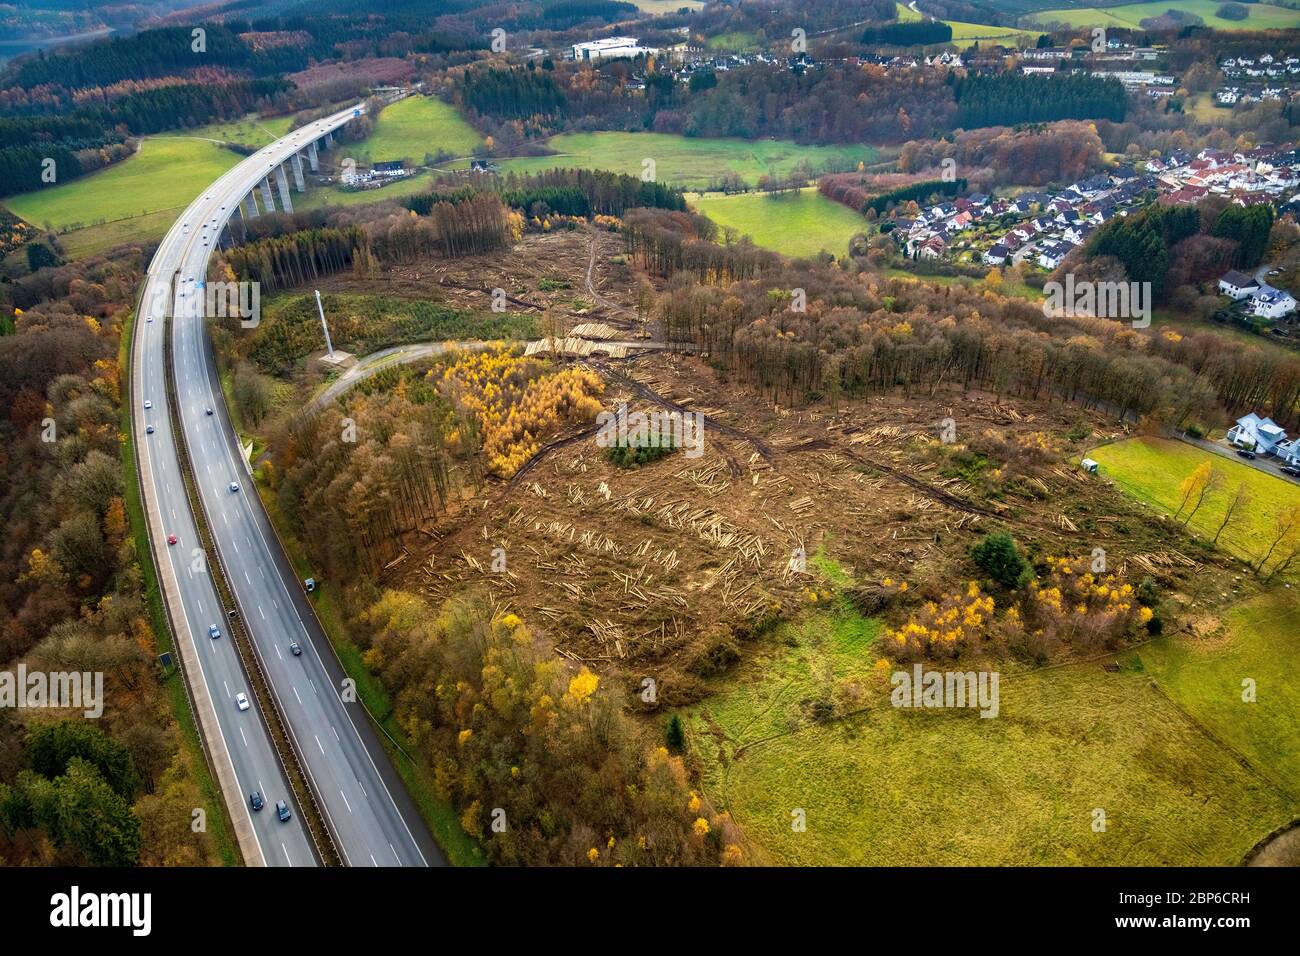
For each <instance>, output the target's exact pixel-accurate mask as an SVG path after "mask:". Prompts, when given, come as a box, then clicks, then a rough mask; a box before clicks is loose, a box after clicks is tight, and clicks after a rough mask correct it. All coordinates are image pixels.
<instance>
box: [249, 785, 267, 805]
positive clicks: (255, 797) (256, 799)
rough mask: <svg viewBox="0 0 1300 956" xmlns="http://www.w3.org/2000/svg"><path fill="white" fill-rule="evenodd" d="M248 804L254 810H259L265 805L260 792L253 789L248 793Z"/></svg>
mask: <svg viewBox="0 0 1300 956" xmlns="http://www.w3.org/2000/svg"><path fill="white" fill-rule="evenodd" d="M248 805H249V806H250V807H252V808H253V809H254V810H261V809H262V807H264V806H266V801H264V800H263V799H262V795H261V794H260V793H258V792H257V791H256V790H254V791H253V792H252V793H250V794H249V795H248Z"/></svg>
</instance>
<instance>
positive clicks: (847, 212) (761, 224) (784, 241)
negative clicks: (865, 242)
mask: <svg viewBox="0 0 1300 956" xmlns="http://www.w3.org/2000/svg"><path fill="white" fill-rule="evenodd" d="M694 206H695V209H696V211H697V212H700V213H702V214H704V215H706V216H708V217H709V218H710V219H712V220H713V221H714V222H716V223H717V224H718V225H719V226H721V227H730V228H732V229H734V230H736V232H737V234H738V235H741V236H749V237H750V239H752V240H753V241H754V245H756V246H762V247H763V248H765V249H774V250H776V251H777V252H780V253H782V254H783V255H787V256H793V257H807V256H813V255H816V254H817V253H818V252H821V251H822V250H823V249H825V250H826V251H827V252H830V253H831V254H832V255H835V256H842V255H844V254H845V253H846V252H847V251H848V243H849V240H850V239H851V238H853V236H854V235H855V234H857V233H859V232H865V231H866V225H867V223H866V220H865V219H863V218H862V217H861V216H859V215H858V214H857V213H855V212H854V211H853V210H852V209H849V208H848V207H847V206H842V205H840V204H839V203H837V202H832V201H831V200H829V199H827V198H826V197H825V196H823V195H822V194H821V193H819V192H818V191H817V189H816V188H815V187H812V186H810V187H808V188H807V189H802V190H800V191H799V192H798V193H796V194H793V195H786V196H780V197H773V196H765V195H763V194H761V193H738V194H736V195H732V196H725V195H722V194H721V193H715V194H711V195H707V196H701V197H699V198H697V199H696V200H695V201H694Z"/></svg>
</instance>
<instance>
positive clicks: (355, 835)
mask: <svg viewBox="0 0 1300 956" xmlns="http://www.w3.org/2000/svg"><path fill="white" fill-rule="evenodd" d="M359 110H360V107H355V108H349V109H347V110H344V111H341V112H339V113H337V114H334V115H333V116H331V117H328V118H327V119H324V120H321V121H319V122H315V123H312V124H309V125H307V126H304V127H302V128H300V129H298V130H295V131H293V132H291V133H289V134H288V135H286V136H285V137H283V138H282V139H280V140H277V141H276V142H275V143H273V144H271V145H270V146H268V147H266V148H265V149H263V150H261V151H260V152H258V153H256V154H255V155H253V156H250V157H249V158H248V159H246V160H245V161H244V162H242V163H240V164H239V165H238V166H236V167H235V168H234V169H232V170H230V171H229V172H227V173H226V174H225V175H224V176H222V177H221V178H220V179H218V180H217V181H216V182H215V183H213V184H212V186H211V187H209V188H208V190H207V191H206V192H205V193H204V194H203V195H202V196H201V197H199V198H198V199H196V200H195V201H194V202H193V203H192V204H191V205H190V206H189V208H187V209H186V210H185V212H184V214H183V215H182V216H181V217H180V219H178V220H177V221H176V223H175V224H174V225H173V226H172V228H171V230H170V231H169V232H168V233H167V235H166V237H165V238H164V239H163V241H162V244H161V245H160V246H159V248H158V251H157V253H156V254H155V256H154V259H153V261H152V263H151V264H150V268H149V277H148V280H147V285H146V288H145V290H144V295H143V298H142V300H141V301H142V307H141V312H142V315H141V317H140V321H139V322H138V323H137V333H136V342H135V345H134V349H135V353H134V356H133V360H134V365H135V373H136V374H135V377H134V382H135V387H134V389H133V395H132V401H133V402H134V404H135V407H134V409H133V416H134V431H135V438H136V443H137V447H138V449H139V451H138V457H139V462H140V475H141V485H142V491H143V493H144V498H145V504H146V511H147V512H148V516H149V521H150V532H151V537H152V539H153V542H154V551H155V554H157V555H158V557H159V565H160V568H159V570H160V575H161V577H162V578H163V589H164V593H165V594H166V595H167V596H168V598H169V600H168V601H167V605H168V612H169V614H170V615H171V617H172V620H173V627H174V629H175V630H176V632H177V638H178V641H179V643H180V646H181V652H182V655H184V654H185V653H186V649H187V648H190V649H191V650H192V651H193V652H194V657H195V660H196V663H197V664H198V666H199V670H200V671H201V679H200V680H196V679H195V677H194V675H193V672H191V686H192V688H194V690H195V694H194V696H195V697H196V698H198V699H197V700H196V709H199V710H200V718H201V723H204V724H205V726H206V725H207V724H209V723H210V721H208V722H205V721H203V720H202V718H203V714H202V708H203V706H204V700H203V698H204V696H205V695H206V698H207V699H209V700H210V701H211V705H212V710H213V711H215V715H216V723H217V729H216V731H215V733H214V732H213V728H212V727H210V726H207V727H206V729H207V730H208V733H207V734H206V736H207V738H208V743H209V749H210V751H211V752H212V754H213V759H214V763H216V764H217V765H218V778H219V779H220V780H221V781H222V783H223V786H224V788H225V789H226V790H229V789H230V788H231V786H237V787H238V789H239V793H237V794H235V795H234V797H235V798H237V799H234V798H231V797H230V795H229V794H227V805H228V806H229V807H230V808H231V810H232V813H234V814H235V817H236V819H235V824H236V829H237V831H239V832H240V834H241V837H242V838H241V844H242V845H243V846H244V847H245V856H246V858H247V857H249V856H250V855H252V856H254V857H256V856H258V855H260V857H261V859H260V860H259V859H248V860H247V862H250V863H265V864H266V865H272V866H276V865H280V866H283V865H293V866H299V865H312V864H316V863H319V862H320V860H318V859H317V857H316V853H315V849H314V847H313V843H312V840H311V837H310V834H309V833H308V831H307V829H306V826H305V823H304V821H303V814H302V812H301V808H299V807H297V806H296V805H294V801H293V798H292V795H291V793H290V790H289V785H288V783H287V781H286V779H285V775H284V772H283V770H282V768H281V766H280V763H279V761H278V758H277V757H276V754H275V751H274V747H273V745H272V742H271V738H270V735H269V733H268V730H267V727H266V725H265V722H264V721H263V718H262V717H261V715H260V714H258V712H257V710H258V709H257V706H256V704H254V705H253V706H252V707H250V708H249V709H248V710H244V711H241V710H239V709H238V708H237V706H236V701H235V698H236V695H237V694H239V693H246V694H247V695H248V696H249V698H250V699H254V697H253V694H252V689H251V688H250V687H249V686H248V682H247V677H246V676H245V674H244V671H243V669H242V667H241V664H240V661H239V658H238V655H237V654H236V651H235V649H234V647H233V646H232V641H231V638H230V635H229V634H228V633H227V632H228V630H229V627H228V626H227V612H228V611H229V610H231V609H229V608H225V607H223V606H222V604H221V602H220V601H219V600H218V597H217V592H216V589H215V587H214V585H213V583H212V579H211V574H210V572H209V569H208V568H206V566H205V562H204V560H203V555H202V551H201V549H200V543H199V541H198V536H197V531H196V527H195V519H194V515H192V514H191V513H190V502H189V498H188V497H187V496H186V491H185V486H184V484H183V483H182V478H181V461H180V457H179V454H178V449H177V447H176V444H175V442H174V441H173V434H172V423H173V421H174V422H175V424H176V425H177V426H178V427H179V428H180V429H181V431H182V433H183V436H184V440H185V445H186V447H187V448H188V450H189V453H190V458H191V462H192V467H193V473H194V481H195V485H196V489H197V493H198V496H199V498H200V500H201V507H202V509H203V512H204V513H205V516H206V519H207V524H208V527H209V528H210V530H211V533H212V537H213V540H214V544H215V547H216V550H217V552H218V554H219V555H220V562H221V565H222V566H224V568H225V571H226V577H227V580H228V583H229V585H230V588H231V590H232V591H233V593H234V599H235V604H236V607H235V608H234V609H233V610H235V612H236V613H237V614H238V615H239V616H240V617H241V618H242V619H243V622H244V625H245V626H246V628H247V630H248V632H249V635H250V638H251V640H252V642H253V645H254V648H255V650H256V653H257V656H258V658H259V659H260V662H261V667H262V669H263V672H264V673H265V675H266V678H267V682H268V684H269V686H270V690H271V694H272V696H273V697H274V699H275V701H276V704H277V709H278V710H279V711H280V714H281V716H282V717H283V720H284V724H285V726H286V728H287V730H288V732H289V734H290V736H291V738H292V739H293V743H294V749H295V750H296V752H297V753H298V756H299V758H300V760H301V764H302V767H303V770H304V773H305V774H306V776H307V777H308V779H309V782H310V785H311V786H312V789H313V791H314V793H315V794H316V797H317V800H318V803H319V806H320V808H321V811H322V814H323V816H324V818H325V822H326V826H327V827H328V828H329V830H330V832H331V834H332V835H333V837H334V843H335V846H336V847H337V849H338V851H339V854H340V856H341V857H342V859H343V861H344V863H345V864H348V865H353V866H424V865H430V864H439V863H442V862H444V860H443V857H442V854H441V852H440V851H439V850H438V848H437V846H436V844H434V842H433V840H432V838H431V837H430V835H429V833H428V830H427V829H426V828H425V826H424V823H423V821H422V820H421V818H420V816H419V813H418V812H417V811H416V809H415V807H414V804H413V803H412V801H411V800H410V797H409V795H408V794H407V793H406V791H405V789H404V787H403V786H402V784H401V782H400V779H399V778H398V777H397V775H396V773H395V771H394V768H393V766H392V764H391V763H390V761H389V759H388V756H387V754H386V753H385V751H384V749H383V747H382V746H381V745H380V742H379V740H378V738H377V736H376V733H375V731H374V729H373V726H372V725H371V723H370V722H369V721H368V719H367V717H366V715H365V713H364V711H363V710H361V704H360V703H357V702H354V700H353V697H352V695H350V694H346V693H345V684H344V676H345V675H344V674H343V672H342V668H341V667H340V665H339V663H338V660H337V658H336V657H335V655H334V654H333V651H332V649H331V648H330V645H329V643H328V640H327V638H326V636H325V635H324V634H323V633H322V632H321V630H320V626H319V624H318V622H317V621H316V618H315V616H314V615H313V614H312V613H311V608H310V605H309V604H308V603H307V601H308V598H307V596H306V595H305V594H304V593H303V590H302V588H301V586H300V584H299V582H298V580H297V576H296V574H295V573H294V570H293V568H292V566H291V565H290V563H289V562H288V560H287V558H286V556H285V555H284V553H283V550H282V549H281V548H280V546H279V543H278V540H277V538H276V537H275V534H274V531H273V529H272V528H271V526H270V523H269V520H268V519H267V516H266V513H265V511H264V510H263V508H262V506H261V503H260V501H259V500H258V498H257V492H256V491H255V490H254V489H253V488H252V487H251V484H252V482H251V479H250V477H249V475H248V471H247V468H246V466H245V464H244V459H243V456H242V453H241V451H240V449H239V446H238V439H237V438H236V436H235V433H234V431H233V429H232V427H231V425H230V421H229V418H228V416H227V414H226V407H225V402H224V400H223V397H222V393H221V389H220V385H219V380H218V377H217V373H216V368H215V363H214V361H213V357H212V354H211V347H210V342H209V339H208V337H207V335H206V334H205V330H204V324H203V323H204V299H205V295H204V277H205V273H206V270H207V264H208V257H209V255H210V253H211V250H212V248H213V247H215V246H216V245H217V241H218V237H219V236H220V235H221V231H222V229H223V227H224V226H225V224H226V222H227V220H228V219H229V218H230V216H231V215H232V214H233V213H234V212H235V210H236V209H237V208H238V207H239V206H240V204H241V202H242V201H243V200H244V198H245V197H246V196H247V195H248V194H249V193H250V192H252V190H254V189H255V188H257V187H258V186H259V185H260V184H261V183H263V182H264V181H265V180H266V179H267V178H268V176H270V175H271V174H272V173H273V172H274V171H275V170H276V169H277V167H279V166H280V165H281V164H283V163H286V162H288V161H290V160H293V158H294V157H295V155H296V154H299V153H300V151H302V150H304V149H306V148H307V147H308V146H309V145H310V144H311V143H312V142H314V141H316V140H319V139H320V138H322V137H324V136H325V134H326V133H327V132H332V131H334V130H336V129H338V128H339V127H340V126H342V125H343V124H344V123H346V122H347V121H348V120H349V119H351V118H352V117H353V116H354V115H356V114H357V113H358V112H359ZM169 315H170V316H171V322H170V324H169V323H168V322H167V321H166V319H167V317H168V316H169ZM222 321H230V322H232V323H238V319H228V320H222ZM169 331H170V334H171V336H172V342H171V346H172V363H173V374H174V376H175V384H176V403H175V407H171V406H169V403H168V395H167V389H166V379H165V371H166V369H165V365H164V363H165V361H166V356H167V351H166V348H165V346H166V342H165V338H164V337H165V336H166V335H167V334H168V332H169ZM146 402H149V403H150V405H151V406H152V407H150V408H146V407H145V403H146ZM169 416H173V418H169ZM151 425H152V426H154V430H153V431H152V433H150V432H149V431H148V429H149V426H151ZM173 535H174V536H175V539H176V543H175V544H168V543H167V542H168V541H170V538H171V536H173ZM214 624H215V625H217V626H218V627H219V628H220V629H221V630H222V636H221V637H220V638H215V639H213V638H210V637H209V636H208V635H209V627H210V626H211V625H214ZM295 645H296V648H295ZM295 650H296V651H298V653H295ZM345 697H346V698H347V699H346V700H345ZM254 790H256V791H258V792H259V793H260V794H261V795H262V797H263V798H264V800H265V806H264V807H263V809H261V810H260V811H255V810H253V809H252V808H251V807H250V805H249V799H248V797H249V794H250V793H251V792H252V791H254ZM279 800H284V801H286V802H287V803H289V805H290V809H291V811H292V814H293V815H292V816H291V818H290V819H289V820H288V821H287V822H281V821H280V820H279V819H278V816H277V814H276V801H279ZM250 830H251V833H250ZM250 837H251V839H250ZM253 843H255V844H256V851H254V852H252V853H251V854H250V849H249V848H250V846H251V845H252V844H253Z"/></svg>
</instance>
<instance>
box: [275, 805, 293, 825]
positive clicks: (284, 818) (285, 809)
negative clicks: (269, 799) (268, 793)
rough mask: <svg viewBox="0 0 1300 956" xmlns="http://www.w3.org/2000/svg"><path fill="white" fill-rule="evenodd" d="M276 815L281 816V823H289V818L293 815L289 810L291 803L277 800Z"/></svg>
mask: <svg viewBox="0 0 1300 956" xmlns="http://www.w3.org/2000/svg"><path fill="white" fill-rule="evenodd" d="M275 815H276V816H277V817H279V818H280V822H281V823H288V822H289V818H290V817H291V816H293V814H292V813H290V812H289V804H287V803H285V802H284V801H283V800H277V801H275Z"/></svg>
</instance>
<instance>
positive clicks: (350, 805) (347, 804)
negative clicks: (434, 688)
mask: <svg viewBox="0 0 1300 956" xmlns="http://www.w3.org/2000/svg"><path fill="white" fill-rule="evenodd" d="M339 796H340V797H342V798H343V805H344V806H345V807H347V808H348V813H351V812H352V804H350V803H348V795H347V794H346V793H344V792H343V791H342V790H339Z"/></svg>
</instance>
